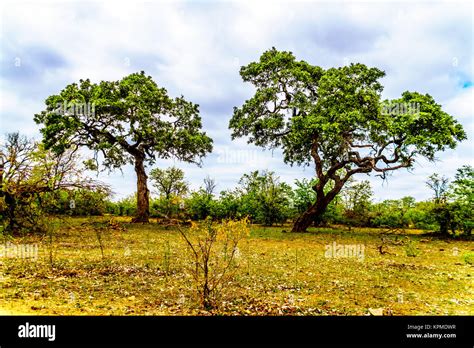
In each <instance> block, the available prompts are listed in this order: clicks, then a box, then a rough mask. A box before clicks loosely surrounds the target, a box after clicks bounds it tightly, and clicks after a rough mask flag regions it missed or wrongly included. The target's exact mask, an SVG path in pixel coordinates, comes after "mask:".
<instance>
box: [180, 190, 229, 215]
mask: <svg viewBox="0 0 474 348" xmlns="http://www.w3.org/2000/svg"><path fill="white" fill-rule="evenodd" d="M185 206H186V209H187V212H188V214H189V216H190V218H191V219H193V220H204V219H206V218H207V217H212V218H216V217H218V216H216V215H217V214H216V209H217V202H216V201H215V200H214V198H213V196H212V195H210V194H208V193H207V192H206V191H205V190H204V189H199V190H198V191H194V192H192V193H191V195H190V196H189V197H188V198H187V199H186V201H185ZM222 217H226V216H222Z"/></svg>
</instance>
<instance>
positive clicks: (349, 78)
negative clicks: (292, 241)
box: [229, 48, 466, 231]
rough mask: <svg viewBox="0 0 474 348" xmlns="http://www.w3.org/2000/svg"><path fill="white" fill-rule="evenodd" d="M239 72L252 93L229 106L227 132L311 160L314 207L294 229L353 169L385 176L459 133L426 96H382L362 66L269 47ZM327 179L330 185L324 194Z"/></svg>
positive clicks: (449, 143) (301, 226) (374, 73)
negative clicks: (331, 63)
mask: <svg viewBox="0 0 474 348" xmlns="http://www.w3.org/2000/svg"><path fill="white" fill-rule="evenodd" d="M240 75H241V77H242V79H243V81H245V82H250V83H252V84H253V85H254V86H255V88H256V91H255V93H254V95H253V96H252V97H251V98H250V99H248V100H247V101H245V102H244V104H243V105H242V106H241V107H235V108H234V113H233V116H232V118H231V120H230V122H229V128H230V129H231V130H232V138H233V139H235V138H238V137H248V142H249V143H253V144H255V145H257V146H262V147H265V148H276V147H281V148H282V149H283V155H284V161H285V163H289V164H307V165H309V164H311V163H313V164H314V165H315V169H316V174H317V177H318V180H319V182H318V187H317V188H316V191H317V197H316V200H317V203H318V204H317V205H316V207H317V209H309V210H308V211H307V212H305V214H306V215H305V214H303V215H302V216H301V220H300V222H299V223H298V222H297V224H295V226H294V229H293V230H295V231H302V230H305V229H306V227H307V226H306V225H307V223H308V222H311V221H314V220H315V219H316V218H318V216H320V215H321V214H322V213H324V211H325V209H326V207H327V205H328V204H329V203H330V201H332V200H333V199H334V198H335V197H336V195H337V193H339V191H340V189H341V188H342V187H343V185H344V184H345V183H346V182H347V180H348V179H349V178H350V177H351V176H352V175H355V174H357V173H370V172H376V173H378V174H379V175H380V176H381V177H383V178H385V177H386V174H387V173H390V172H391V171H394V170H397V169H400V168H411V167H413V163H414V161H415V159H416V158H417V157H420V156H421V157H425V158H427V159H428V160H430V161H432V160H434V158H435V153H436V152H437V151H442V150H445V149H446V148H455V146H456V144H457V142H458V141H461V140H464V139H466V133H465V132H464V130H463V128H462V126H461V124H459V123H458V122H457V121H456V120H455V119H454V118H453V117H452V116H451V115H449V114H447V113H446V112H444V111H443V110H442V109H441V106H440V105H439V104H437V103H436V102H435V100H434V99H433V98H432V97H431V96H430V95H428V94H426V95H423V94H420V93H417V92H408V91H407V92H404V93H403V94H402V97H401V98H399V99H395V100H392V101H384V102H382V101H381V92H382V89H383V87H382V85H381V84H380V82H379V80H380V79H381V78H382V77H384V75H385V73H384V72H383V71H381V70H379V69H377V68H369V67H367V66H365V65H364V64H351V65H349V66H344V67H339V68H330V69H327V70H325V69H323V68H321V67H319V66H313V65H311V64H308V63H307V62H305V61H297V60H296V59H295V57H294V56H293V54H292V53H291V52H284V51H283V52H282V51H278V50H276V49H275V48H272V49H270V50H268V51H266V52H264V53H263V54H262V55H261V57H260V59H259V61H258V62H252V63H250V64H248V65H247V66H243V67H242V68H241V69H240ZM386 104H396V105H398V104H410V105H412V104H415V105H417V108H416V109H417V110H416V111H417V112H416V113H412V112H408V111H407V110H405V108H400V109H399V108H397V110H395V109H393V108H392V109H390V110H389V112H383V109H384V106H385V105H386ZM401 110H403V111H401ZM395 111H396V112H395ZM326 185H333V189H332V190H331V191H329V192H328V193H324V188H325V186H326Z"/></svg>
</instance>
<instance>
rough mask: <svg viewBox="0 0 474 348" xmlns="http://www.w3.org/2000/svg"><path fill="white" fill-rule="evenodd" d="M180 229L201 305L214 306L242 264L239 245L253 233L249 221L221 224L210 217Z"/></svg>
mask: <svg viewBox="0 0 474 348" xmlns="http://www.w3.org/2000/svg"><path fill="white" fill-rule="evenodd" d="M178 230H179V232H180V233H181V236H182V237H183V239H184V241H185V242H186V246H187V250H188V253H189V256H190V258H191V259H192V262H191V263H190V266H189V267H188V268H187V271H188V272H189V273H190V275H191V277H192V279H193V283H194V286H195V288H196V292H197V294H198V295H199V299H200V303H201V306H202V307H203V308H204V309H212V308H214V307H215V306H216V304H217V301H216V299H217V297H218V296H219V294H220V293H221V291H222V290H224V289H225V287H226V286H228V285H229V284H230V280H231V279H232V277H233V275H234V272H235V269H236V268H237V266H238V263H237V259H238V257H239V249H238V244H239V242H240V241H241V240H242V239H243V238H245V237H247V236H248V235H249V233H250V230H249V227H248V221H247V219H243V220H240V221H233V220H227V221H224V222H222V224H218V225H217V224H215V223H213V222H212V219H210V218H207V219H206V221H204V222H203V223H202V224H201V225H198V224H196V223H193V224H192V226H191V228H190V230H189V231H188V232H185V231H184V230H183V229H181V228H179V227H178Z"/></svg>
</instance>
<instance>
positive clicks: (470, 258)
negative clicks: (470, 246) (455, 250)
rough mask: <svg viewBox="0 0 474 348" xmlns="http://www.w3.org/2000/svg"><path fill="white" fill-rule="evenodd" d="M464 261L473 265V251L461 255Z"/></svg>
mask: <svg viewBox="0 0 474 348" xmlns="http://www.w3.org/2000/svg"><path fill="white" fill-rule="evenodd" d="M462 258H463V260H464V262H465V263H467V264H469V265H474V253H466V254H464V255H463V256H462Z"/></svg>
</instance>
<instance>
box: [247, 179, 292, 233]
mask: <svg viewBox="0 0 474 348" xmlns="http://www.w3.org/2000/svg"><path fill="white" fill-rule="evenodd" d="M239 184H240V186H241V192H242V195H241V213H242V214H243V215H245V216H249V217H251V219H252V220H253V221H254V222H257V223H261V224H264V225H267V226H271V225H273V224H275V223H282V222H285V221H286V220H287V219H288V218H289V217H290V216H291V214H292V210H291V196H292V191H291V188H290V186H288V185H287V184H286V183H282V182H280V180H279V177H276V176H275V173H274V172H269V171H263V172H261V173H260V172H258V171H254V172H251V173H250V174H244V175H243V176H242V178H241V179H240V181H239Z"/></svg>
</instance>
